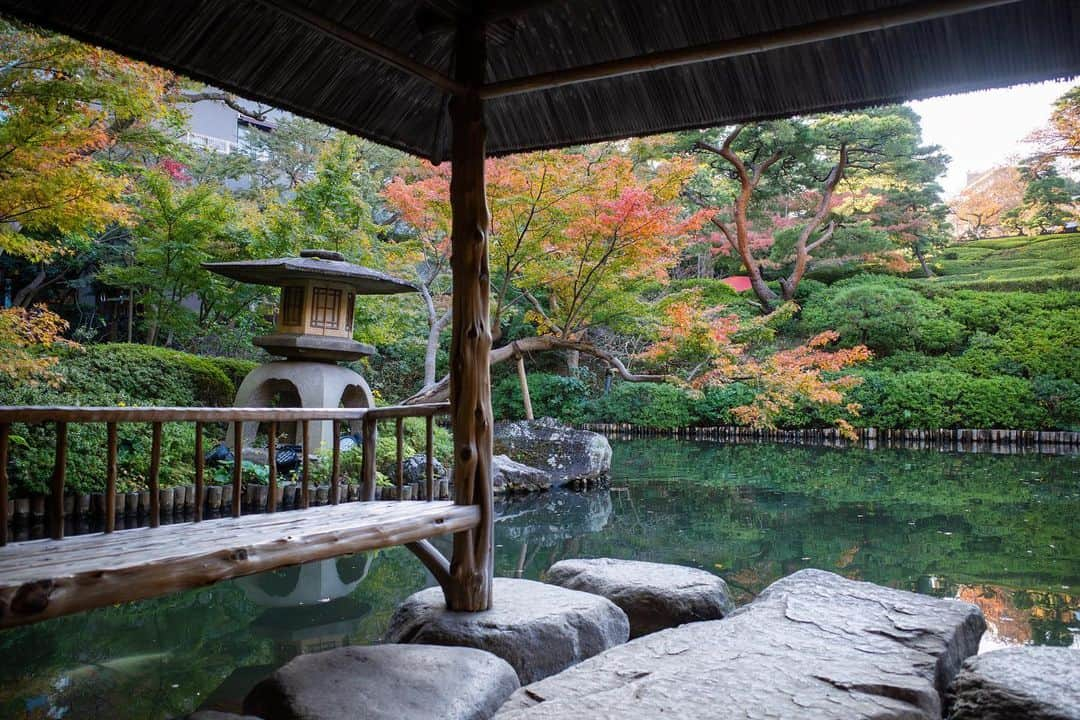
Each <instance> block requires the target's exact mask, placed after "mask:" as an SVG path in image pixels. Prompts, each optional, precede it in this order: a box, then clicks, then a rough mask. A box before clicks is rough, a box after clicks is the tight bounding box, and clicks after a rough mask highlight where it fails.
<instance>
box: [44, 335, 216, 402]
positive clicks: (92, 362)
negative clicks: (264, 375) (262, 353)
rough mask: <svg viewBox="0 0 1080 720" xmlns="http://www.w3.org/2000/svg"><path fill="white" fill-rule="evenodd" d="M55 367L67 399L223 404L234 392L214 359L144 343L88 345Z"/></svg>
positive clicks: (72, 400) (62, 359)
mask: <svg viewBox="0 0 1080 720" xmlns="http://www.w3.org/2000/svg"><path fill="white" fill-rule="evenodd" d="M58 370H59V372H60V374H61V376H62V378H63V380H62V384H61V387H60V390H61V392H62V393H63V394H65V395H67V396H69V397H70V398H71V401H70V402H69V404H77V405H89V404H92V403H91V402H87V399H88V398H93V397H95V396H98V395H100V394H102V393H115V394H120V395H123V396H126V397H127V398H129V399H130V400H129V401H128V404H131V405H175V406H191V405H210V406H225V405H229V404H231V403H232V401H233V398H234V397H235V395H236V386H235V385H234V384H233V382H232V380H230V379H229V377H228V375H226V374H225V372H224V371H223V370H222V368H221V367H219V365H218V364H217V362H215V360H214V359H211V358H204V357H199V356H197V355H189V354H187V353H182V352H178V351H176V350H166V349H165V348H158V347H151V346H149V345H126V344H106V345H88V346H86V347H85V348H83V349H80V350H74V351H70V352H68V353H67V354H66V355H64V356H63V357H62V358H61V361H60V364H59V365H58ZM110 404H111V403H110Z"/></svg>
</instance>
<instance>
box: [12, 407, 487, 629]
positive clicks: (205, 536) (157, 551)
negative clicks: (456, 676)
mask: <svg viewBox="0 0 1080 720" xmlns="http://www.w3.org/2000/svg"><path fill="white" fill-rule="evenodd" d="M447 409H448V406H447V405H446V404H445V403H440V404H433V405H424V406H409V407H383V408H377V409H363V408H354V409H343V408H335V409H324V410H316V409H298V408H290V409H285V408H243V409H234V408H40V407H25V408H15V407H3V408H0V532H2V533H3V536H6V534H7V490H8V488H7V484H8V478H7V451H8V444H9V435H10V425H11V424H12V423H18V422H31V423H32V422H54V423H56V424H57V448H56V456H55V469H54V475H53V481H52V484H51V487H52V493H51V496H50V502H49V503H48V507H49V522H50V525H51V529H52V537H51V538H50V539H47V540H32V541H28V542H17V543H8V544H4V541H3V540H2V539H0V628H4V627H11V626H14V625H22V624H25V623H31V622H36V621H39V620H44V619H47V618H51V617H57V616H59V615H65V614H68V613H73V612H79V611H82V610H89V609H91V608H96V607H103V606H106V605H112V604H115V603H119V602H127V601H131V600H139V599H143V598H149V597H154V596H156V595H162V594H165V593H170V592H176V591H179V590H184V589H188V588H194V587H200V586H203V585H208V584H210V583H214V582H218V581H220V580H226V579H228V578H234V577H239V576H242V575H250V574H252V573H258V572H263V571H266V570H272V569H275V568H278V567H283V566H286V565H295V564H297V563H303V562H309V561H312V560H322V559H326V558H330V557H335V556H338V555H346V554H350V553H356V552H362V551H365V550H373V549H377V548H385V547H391V546H394V545H406V546H407V547H408V548H409V549H410V550H411V551H412V552H413V553H414V554H416V555H417V556H418V557H419V558H420V560H421V561H422V562H423V563H424V565H425V566H427V568H428V569H429V570H431V572H432V573H434V574H435V576H436V578H437V579H438V580H439V582H440V584H442V583H445V582H446V581H447V579H448V577H449V563H448V562H447V561H446V559H445V558H444V557H443V556H442V555H441V554H440V553H439V551H438V550H436V549H435V548H434V547H433V546H432V545H431V544H430V543H428V542H427V541H428V539H429V538H431V537H435V536H438V535H444V534H447V533H455V532H462V531H466V530H472V529H474V528H477V527H478V526H479V524H480V518H481V509H480V506H478V505H459V504H455V503H453V502H446V501H433V500H430V498H431V497H432V496H433V492H432V463H433V449H432V440H431V437H432V429H431V428H432V420H433V417H434V416H435V415H436V414H439V413H445V412H446V411H447ZM406 417H423V418H426V419H427V426H428V431H427V437H428V441H427V460H428V462H427V485H428V493H427V497H428V498H429V500H427V501H426V502H401V501H389V502H375V501H373V500H372V498H373V496H374V445H375V442H374V440H375V430H376V422H377V421H378V420H392V421H394V424H395V429H396V431H397V434H398V442H397V448H398V452H397V466H398V483H399V487H400V483H401V477H402V472H401V468H402V420H403V419H404V418H406ZM327 419H329V420H333V421H334V422H335V423H337V422H343V421H348V420H351V419H363V421H364V423H363V425H364V437H363V442H362V448H363V450H364V461H363V466H364V475H365V477H364V478H363V480H364V486H363V489H362V493H363V497H362V499H363V500H366V501H365V502H350V503H343V504H340V505H339V504H336V500H337V498H338V497H339V493H338V492H337V490H338V487H339V478H338V470H339V461H338V449H337V448H335V449H334V452H333V462H332V470H331V487H332V488H333V492H332V493H331V498H332V500H331V502H334V503H335V504H333V505H330V506H325V507H317V508H304V509H300V510H293V511H289V512H274V511H273V510H274V507H273V504H271V505H270V512H268V513H265V514H258V515H243V516H241V515H240V503H239V502H234V503H233V511H234V513H235V515H234V517H229V518H223V519H216V520H206V521H201V516H200V515H199V514H198V512H196V515H195V516H194V520H195V521H194V522H187V523H178V524H175V525H166V526H164V527H159V526H157V522H156V520H157V514H156V508H155V509H154V510H152V511H151V515H150V522H151V526H150V527H144V528H137V529H131V530H121V531H115V530H114V528H113V525H112V523H108V522H107V524H106V531H105V532H102V533H94V534H90V535H76V536H74V537H69V538H66V539H65V538H64V537H63V503H62V498H63V494H64V478H65V472H64V467H65V465H66V463H67V458H66V439H65V438H66V431H65V428H66V424H67V423H70V422H97V423H101V422H104V423H107V424H109V425H110V433H109V435H110V439H109V443H108V445H109V447H108V448H107V449H106V452H107V454H108V456H109V462H108V465H109V472H108V475H109V477H108V479H107V483H106V498H110V497H115V488H116V439H115V438H116V433H115V425H116V423H118V422H149V423H151V424H152V426H153V428H154V436H155V442H154V447H153V450H152V453H153V457H152V459H151V473H150V478H149V486H150V489H151V498H153V497H155V496H156V495H157V484H158V478H157V475H158V470H159V465H160V432H161V430H160V428H161V423H164V422H195V423H196V424H197V425H196V427H197V430H198V432H197V438H201V432H202V430H201V425H202V423H211V422H232V423H240V422H245V421H265V422H270V423H271V427H273V424H274V423H276V422H283V421H293V420H295V421H300V422H302V423H304V424H305V425H306V423H308V422H310V421H316V420H327ZM306 434H307V433H306V432H305V433H304V435H305V436H306ZM240 436H241V433H237V437H240ZM201 445H202V443H201V442H198V441H197V442H196V448H195V449H194V451H193V452H194V458H193V460H194V465H195V469H196V488H197V496H198V499H197V500H196V503H195V505H196V508H197V509H198V508H201V507H202V498H203V493H204V491H205V488H204V482H203V473H204V468H203V462H202V457H201V454H202V447H201ZM309 450H310V448H308V447H307V445H306V444H305V452H304V456H305V462H304V463H303V469H302V471H301V485H302V488H303V489H302V492H301V497H303V498H306V497H307V496H308V484H309V477H308V476H309V473H310V469H309V463H308V462H307V461H306V458H307V457H308V456H309V455H310V452H309ZM240 451H241V448H240V446H239V444H237V447H236V448H235V453H234V455H235V456H237V457H238V456H239V455H240ZM268 457H271V458H272V457H274V455H273V445H272V444H271V448H270V449H269V454H268ZM237 465H238V464H236V463H234V470H238V468H237ZM271 467H273V464H272V463H271ZM240 481H241V477H240V473H239V472H238V471H236V472H234V473H233V482H234V487H235V494H234V497H236V498H239V497H240V484H241V482H240ZM275 483H276V473H273V472H272V473H271V478H270V485H271V488H270V489H271V496H272V495H273V492H272V491H273V487H274V484H275ZM399 497H400V495H399ZM114 507H115V504H114V503H109V509H108V511H107V512H108V516H107V518H106V520H109V519H111V518H112V513H113V508H114ZM3 536H0V537H3Z"/></svg>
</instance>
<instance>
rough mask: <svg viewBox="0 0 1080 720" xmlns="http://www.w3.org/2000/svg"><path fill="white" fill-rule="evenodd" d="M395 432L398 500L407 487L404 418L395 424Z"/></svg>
mask: <svg viewBox="0 0 1080 720" xmlns="http://www.w3.org/2000/svg"><path fill="white" fill-rule="evenodd" d="M394 430H395V431H396V432H397V455H396V458H395V459H396V460H397V463H396V465H395V468H396V470H397V490H398V500H400V499H401V490H402V488H404V487H405V421H404V420H403V419H402V418H398V419H397V421H396V422H395V423H394Z"/></svg>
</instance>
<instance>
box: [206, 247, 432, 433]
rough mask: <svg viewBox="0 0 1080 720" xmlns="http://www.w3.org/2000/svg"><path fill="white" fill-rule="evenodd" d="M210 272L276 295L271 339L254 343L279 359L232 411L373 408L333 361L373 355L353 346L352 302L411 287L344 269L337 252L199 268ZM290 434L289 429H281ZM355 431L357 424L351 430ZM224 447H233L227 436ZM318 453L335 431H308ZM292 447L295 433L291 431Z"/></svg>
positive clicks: (253, 375) (264, 368)
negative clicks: (277, 289) (267, 287)
mask: <svg viewBox="0 0 1080 720" xmlns="http://www.w3.org/2000/svg"><path fill="white" fill-rule="evenodd" d="M203 267H204V268H206V269H207V270H209V271H211V272H213V273H217V274H218V275H222V276H224V277H227V278H230V279H233V280H239V281H240V282H245V283H252V284H255V285H271V286H276V287H280V288H281V299H280V303H279V307H278V312H277V322H276V324H275V328H274V333H273V334H271V335H264V336H263V337H257V338H255V339H254V341H253V342H254V343H255V344H256V345H258V346H259V347H261V348H263V349H265V350H266V351H267V352H268V353H270V354H271V355H276V356H278V357H281V358H284V360H275V361H273V362H269V363H266V364H264V365H260V366H259V367H257V368H255V369H254V370H252V371H251V372H250V373H248V375H247V376H246V377H245V378H244V380H243V382H241V383H240V387H239V388H238V389H237V392H236V401H235V403H234V405H235V406H236V407H268V406H270V405H272V404H274V402H275V399H276V400H277V401H278V404H280V405H284V406H287V407H304V408H336V407H373V406H374V404H375V403H374V398H373V397H372V395H371V389H370V388H369V387H368V384H367V382H366V381H365V380H364V378H363V377H362V376H361V375H360V374H359V373H357V372H355V371H353V370H351V369H349V368H347V367H343V366H341V365H338V364H337V363H338V362H341V361H348V360H357V359H359V358H362V357H364V356H366V355H371V354H372V353H373V352H374V351H375V349H374V348H373V347H371V346H370V345H365V344H364V343H360V342H357V341H355V340H353V336H352V333H353V310H354V308H355V305H356V296H357V295H392V294H396V293H405V292H416V291H417V289H416V287H415V286H414V285H412V284H410V283H408V282H405V281H404V280H399V279H397V278H394V277H391V276H389V275H386V274H385V273H381V272H378V271H377V270H372V269H370V268H365V267H361V266H359V265H354V264H352V263H349V262H346V261H345V258H344V256H342V255H341V254H340V253H337V252H332V251H328V250H303V251H301V253H300V257H288V258H273V259H270V260H244V261H239V262H218V263H204V264H203ZM256 430H257V428H256V426H255V424H254V423H245V424H244V446H245V447H248V446H250V444H251V443H252V441H253V440H254V439H255V433H256ZM283 430H287V428H283ZM352 430H353V431H359V430H360V427H359V423H358V422H357V423H356V427H354V428H352ZM229 432H230V437H229V438H228V439H227V442H229V443H231V442H232V438H231V433H232V430H231V428H230V431H229ZM310 433H311V440H312V442H313V443H314V445H315V446H316V447H319V446H324V445H325V446H330V444H331V443H332V442H333V441H334V438H333V424H332V423H331V422H329V421H327V422H321V423H314V424H313V425H312V426H311V428H310ZM290 435H291V441H292V442H294V443H295V442H297V438H298V437H299V432H298V429H297V428H293V429H292V431H291V432H290Z"/></svg>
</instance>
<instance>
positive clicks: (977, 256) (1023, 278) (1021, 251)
mask: <svg viewBox="0 0 1080 720" xmlns="http://www.w3.org/2000/svg"><path fill="white" fill-rule="evenodd" d="M934 264H935V268H936V269H937V271H938V273H939V275H940V277H939V278H937V279H936V280H932V281H931V282H934V283H936V284H941V285H947V286H949V287H966V288H971V289H978V290H1031V291H1035V292H1038V291H1040V290H1049V289H1061V290H1080V233H1069V234H1066V235H1039V236H1035V237H1011V238H996V239H994V240H976V241H973V242H967V243H962V244H958V245H953V246H951V247H948V248H945V250H943V251H942V252H940V253H938V255H937V257H936V258H935V263H934Z"/></svg>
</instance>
